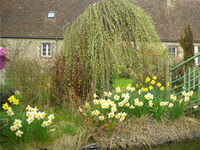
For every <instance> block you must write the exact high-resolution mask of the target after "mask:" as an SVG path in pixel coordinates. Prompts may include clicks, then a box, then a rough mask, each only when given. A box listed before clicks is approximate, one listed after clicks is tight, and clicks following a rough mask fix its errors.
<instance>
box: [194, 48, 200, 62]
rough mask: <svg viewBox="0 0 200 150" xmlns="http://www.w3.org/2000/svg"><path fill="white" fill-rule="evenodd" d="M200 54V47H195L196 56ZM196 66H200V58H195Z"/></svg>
mask: <svg viewBox="0 0 200 150" xmlns="http://www.w3.org/2000/svg"><path fill="white" fill-rule="evenodd" d="M198 53H200V45H199V46H194V55H197V54H198ZM195 64H196V65H199V57H196V58H195Z"/></svg>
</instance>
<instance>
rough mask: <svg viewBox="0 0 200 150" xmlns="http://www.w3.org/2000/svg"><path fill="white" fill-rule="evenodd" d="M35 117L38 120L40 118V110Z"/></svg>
mask: <svg viewBox="0 0 200 150" xmlns="http://www.w3.org/2000/svg"><path fill="white" fill-rule="evenodd" d="M36 118H37V119H38V120H40V119H42V114H41V112H38V113H37V116H36Z"/></svg>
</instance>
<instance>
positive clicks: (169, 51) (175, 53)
mask: <svg viewBox="0 0 200 150" xmlns="http://www.w3.org/2000/svg"><path fill="white" fill-rule="evenodd" d="M172 49H175V52H174V53H173V52H172V51H171V50H172ZM168 54H169V55H171V56H174V57H176V56H177V46H168Z"/></svg>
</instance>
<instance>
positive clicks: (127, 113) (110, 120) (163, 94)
mask: <svg viewBox="0 0 200 150" xmlns="http://www.w3.org/2000/svg"><path fill="white" fill-rule="evenodd" d="M156 79H157V77H156V76H153V77H152V79H151V78H149V77H147V78H146V87H141V88H136V87H132V86H131V84H129V85H128V86H127V88H126V91H121V89H120V87H117V88H116V89H115V91H112V92H104V97H103V98H100V97H98V96H97V95H96V94H95V95H94V99H93V101H92V102H86V103H85V105H84V106H81V107H79V112H80V113H81V114H82V116H83V121H85V122H87V123H91V122H92V123H94V124H93V125H95V126H97V128H96V131H98V132H101V131H102V132H103V131H106V130H105V129H107V131H112V130H113V129H114V127H115V125H116V124H119V123H121V122H123V121H124V120H126V118H128V117H131V116H134V117H137V118H141V117H142V116H145V115H149V116H152V117H153V118H155V119H156V120H158V121H163V118H164V117H166V118H168V119H171V121H174V119H176V118H179V117H181V116H182V115H183V113H184V110H185V109H186V108H187V107H188V106H189V105H191V103H190V96H192V95H193V91H190V92H183V93H182V94H183V99H179V98H177V97H176V95H175V94H171V95H170V94H169V93H168V92H167V91H166V90H165V89H166V86H163V85H162V84H161V83H160V82H159V81H156ZM168 85H169V84H167V86H168ZM87 123H86V124H85V125H88V124H87ZM90 127H91V126H90ZM101 129H103V130H101Z"/></svg>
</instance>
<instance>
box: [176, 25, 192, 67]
mask: <svg viewBox="0 0 200 150" xmlns="http://www.w3.org/2000/svg"><path fill="white" fill-rule="evenodd" d="M179 43H180V45H181V47H182V48H183V50H184V61H185V60H187V59H189V58H191V57H192V56H194V45H193V33H192V28H191V25H190V23H188V26H187V27H186V28H185V30H184V34H183V35H182V36H181V39H180V40H179ZM193 64H194V61H191V62H189V63H188V65H189V66H193Z"/></svg>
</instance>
